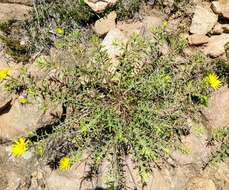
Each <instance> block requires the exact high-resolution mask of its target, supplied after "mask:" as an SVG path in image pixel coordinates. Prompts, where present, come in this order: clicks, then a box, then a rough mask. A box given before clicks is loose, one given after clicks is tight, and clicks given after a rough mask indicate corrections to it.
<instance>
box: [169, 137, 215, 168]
mask: <svg viewBox="0 0 229 190" xmlns="http://www.w3.org/2000/svg"><path fill="white" fill-rule="evenodd" d="M181 141H182V143H183V146H181V149H180V150H175V151H174V152H173V153H172V154H171V157H172V158H173V159H174V160H175V161H176V163H177V164H179V165H185V164H195V165H198V166H201V165H202V164H203V163H205V162H207V161H208V160H209V158H210V157H211V149H210V148H209V147H207V136H198V135H196V134H190V135H188V136H185V137H182V139H181Z"/></svg>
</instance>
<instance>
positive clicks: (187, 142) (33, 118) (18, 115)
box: [0, 0, 229, 190]
mask: <svg viewBox="0 0 229 190" xmlns="http://www.w3.org/2000/svg"><path fill="white" fill-rule="evenodd" d="M85 2H86V3H87V4H88V6H89V7H91V9H92V10H93V11H95V12H97V13H101V12H103V11H105V10H106V9H107V8H108V7H112V6H114V5H115V4H116V3H117V0H108V1H96V0H95V1H94V0H87V1H85ZM171 2H172V1H166V3H167V5H166V4H165V7H166V8H167V7H169V3H170V4H171ZM32 3H33V2H32V1H30V0H0V21H1V22H3V21H8V20H12V19H15V20H24V19H26V18H27V17H29V11H30V10H31V9H32ZM149 4H150V6H148V7H146V8H145V9H143V10H141V12H140V17H141V19H140V20H134V19H130V20H124V21H117V14H116V12H115V11H113V12H111V13H109V14H108V15H107V16H106V17H104V18H101V19H99V20H97V21H96V22H95V23H93V24H92V25H91V28H92V29H93V31H94V32H95V33H96V34H97V35H98V36H100V37H101V38H102V39H103V41H102V44H103V45H104V47H105V48H106V49H107V52H108V54H109V55H110V57H111V58H112V60H113V65H112V66H111V67H110V68H109V69H110V71H111V72H112V71H113V70H115V68H116V64H115V63H116V61H115V60H116V56H117V55H118V54H119V50H118V49H117V47H115V46H114V44H113V41H114V40H118V41H121V42H123V43H125V42H126V41H127V40H128V38H129V37H130V36H131V35H132V34H134V33H137V34H140V35H143V36H147V35H151V34H150V32H149V31H150V29H151V28H154V27H157V26H160V25H162V24H163V21H164V20H165V19H167V20H168V29H169V30H171V31H176V29H177V28H180V27H181V25H182V24H184V23H183V21H186V20H187V23H186V24H188V25H187V26H186V25H185V27H186V28H185V30H184V32H183V33H182V37H184V38H186V39H187V40H188V42H189V46H188V47H187V48H186V49H185V50H184V53H185V56H191V55H193V54H194V53H195V52H198V51H200V52H203V53H204V54H205V55H206V56H209V57H211V58H212V59H216V58H220V59H223V60H228V58H229V1H228V0H216V1H212V2H209V1H200V0H199V1H198V0H197V1H194V2H193V5H192V6H190V7H189V8H188V9H187V11H188V14H187V15H188V18H186V20H182V19H184V18H183V17H182V16H180V15H176V14H174V15H173V16H171V17H170V18H167V17H166V14H165V13H162V12H161V11H160V10H159V9H158V7H157V6H154V1H149ZM182 27H183V26H182ZM22 43H23V42H22ZM168 48H169V47H166V46H165V47H164V48H163V51H162V52H163V53H164V54H166V52H167V51H169V49H168ZM53 51H55V50H53ZM181 59H182V57H181ZM21 67H22V64H20V63H15V61H14V60H13V59H12V58H11V57H10V56H9V55H7V54H6V52H5V49H4V45H3V44H0V69H5V68H10V69H11V70H13V75H15V76H17V75H18V74H19V70H20V68H21ZM28 69H29V70H30V71H31V74H32V75H34V76H36V77H37V78H38V79H39V77H41V78H43V77H44V76H45V77H46V75H47V73H37V72H36V69H37V68H36V66H35V65H33V64H31V65H29V66H28ZM3 85H4V84H1V86H0V190H24V189H25V190H43V189H47V190H76V189H82V190H86V189H96V188H97V189H102V187H103V188H106V187H105V184H104V182H103V180H102V179H103V178H104V175H105V173H106V171H107V169H109V168H107V167H106V163H104V164H103V166H102V167H101V174H100V175H99V176H98V177H97V178H92V179H90V178H86V173H87V171H88V170H89V169H90V168H88V167H87V162H90V161H89V160H87V159H85V161H84V162H82V163H80V164H78V165H74V166H73V167H72V168H71V169H70V170H69V171H67V172H64V173H61V172H59V171H58V170H51V169H50V168H49V167H48V166H45V165H44V164H43V163H42V161H41V160H38V159H37V158H35V157H34V156H33V154H32V153H28V154H26V155H25V156H24V157H23V158H20V159H15V158H14V157H12V155H11V152H10V147H11V143H12V141H13V140H15V139H16V138H18V137H20V136H26V135H28V134H29V132H30V131H33V130H36V129H39V128H43V127H45V126H50V125H53V124H55V122H56V121H58V120H59V119H60V118H61V117H62V116H63V113H64V110H63V108H62V106H61V105H53V104H52V103H50V104H49V105H47V109H48V111H47V112H45V114H44V113H43V112H42V109H41V107H42V105H43V100H42V99H41V100H40V101H37V100H36V101H34V100H33V99H31V100H29V102H31V104H28V105H21V104H20V100H21V99H22V98H23V95H21V96H19V97H18V96H16V95H11V94H8V93H7V92H5V91H4V90H3ZM202 115H203V122H202V123H196V122H193V121H190V126H191V129H192V130H191V133H190V134H188V135H186V136H183V137H182V138H181V142H182V143H183V144H184V146H185V147H186V151H183V152H182V151H174V152H173V153H172V154H171V157H170V158H169V159H168V160H167V162H168V163H169V164H168V165H167V166H165V167H163V168H160V169H159V168H154V169H153V173H152V176H150V178H149V181H148V183H147V185H145V186H144V187H143V186H142V184H141V180H140V178H139V177H138V175H137V171H136V169H135V168H134V164H133V163H132V159H131V158H129V157H127V158H126V166H125V167H126V170H127V171H129V172H127V173H126V175H127V178H126V179H127V182H126V183H127V188H128V189H144V190H154V189H155V190H156V189H157V190H228V189H229V159H228V158H226V159H225V160H224V161H223V162H219V163H217V164H214V165H212V164H209V162H210V161H211V160H212V159H213V155H215V153H216V152H217V151H218V148H219V147H220V145H221V144H220V142H219V143H215V144H211V145H209V139H210V138H211V135H212V131H213V130H214V129H220V128H223V127H225V126H228V125H229V88H228V86H227V85H225V86H223V87H221V88H220V89H219V90H218V91H216V92H214V94H213V95H212V97H211V98H210V100H209V105H208V107H207V108H206V109H204V110H203V111H202ZM227 138H228V137H227ZM227 140H228V139H227ZM184 152H185V153H184ZM98 187H101V188H98Z"/></svg>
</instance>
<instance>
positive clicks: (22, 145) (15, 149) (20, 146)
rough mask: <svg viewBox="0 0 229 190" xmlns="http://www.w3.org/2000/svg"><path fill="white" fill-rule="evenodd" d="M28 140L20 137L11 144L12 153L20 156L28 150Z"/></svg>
mask: <svg viewBox="0 0 229 190" xmlns="http://www.w3.org/2000/svg"><path fill="white" fill-rule="evenodd" d="M28 144H29V141H28V140H26V138H24V137H22V138H20V139H18V140H17V141H16V142H15V143H14V144H13V145H12V150H11V151H12V154H13V156H14V157H21V156H23V154H24V153H25V152H26V151H27V150H28Z"/></svg>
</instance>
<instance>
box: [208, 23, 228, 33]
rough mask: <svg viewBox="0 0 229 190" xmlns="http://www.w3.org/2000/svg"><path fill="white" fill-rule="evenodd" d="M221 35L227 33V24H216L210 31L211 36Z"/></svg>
mask: <svg viewBox="0 0 229 190" xmlns="http://www.w3.org/2000/svg"><path fill="white" fill-rule="evenodd" d="M222 33H229V24H219V23H217V24H216V25H215V27H214V28H213V30H212V34H222Z"/></svg>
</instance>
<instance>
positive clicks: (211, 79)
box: [207, 73, 222, 90]
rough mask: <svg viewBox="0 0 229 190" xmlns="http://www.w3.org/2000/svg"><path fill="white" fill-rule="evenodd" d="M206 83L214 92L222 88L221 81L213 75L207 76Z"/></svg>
mask: <svg viewBox="0 0 229 190" xmlns="http://www.w3.org/2000/svg"><path fill="white" fill-rule="evenodd" d="M207 82H208V84H209V85H210V87H211V88H213V89H214V90H217V89H219V88H220V87H221V86H222V81H221V80H220V79H219V77H218V76H217V75H216V74H214V73H212V74H209V75H208V76H207Z"/></svg>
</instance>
